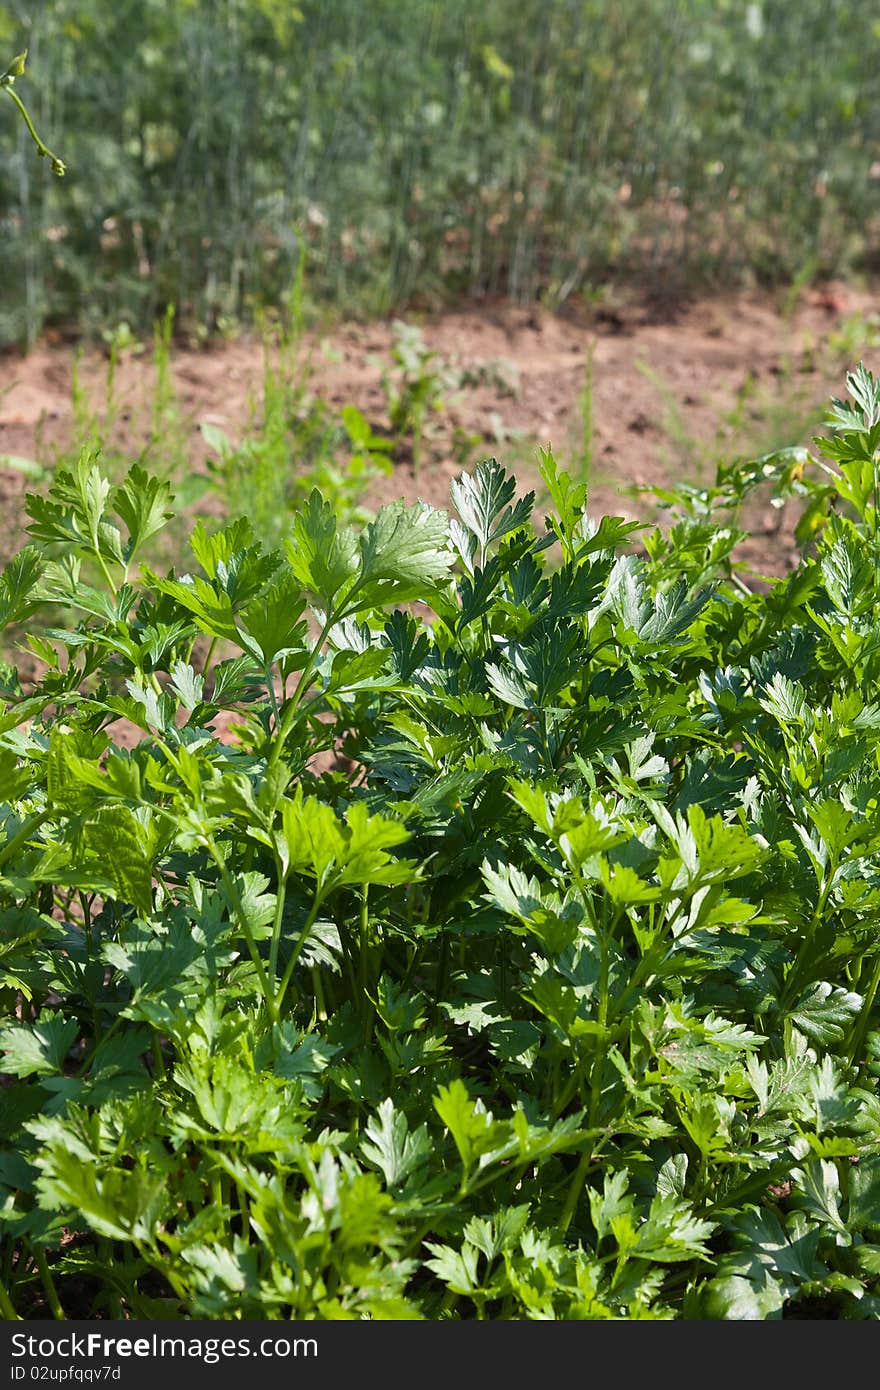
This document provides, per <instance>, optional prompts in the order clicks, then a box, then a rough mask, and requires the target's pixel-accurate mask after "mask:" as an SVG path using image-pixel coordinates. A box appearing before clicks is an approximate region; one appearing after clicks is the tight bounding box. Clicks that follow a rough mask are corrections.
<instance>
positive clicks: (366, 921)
mask: <svg viewBox="0 0 880 1390" xmlns="http://www.w3.org/2000/svg"><path fill="white" fill-rule="evenodd" d="M369 893H370V885H369V884H368V883H365V884H363V886H362V888H361V912H360V931H359V946H360V958H359V960H358V985H359V986H360V991H361V1017H362V1020H363V1028H364V1041H365V1042H369V1038H370V1030H371V1027H372V1022H373V1017H372V1015H373V1008H372V1005H371V1004H370V994H369V990H370V971H369V958H370V908H369Z"/></svg>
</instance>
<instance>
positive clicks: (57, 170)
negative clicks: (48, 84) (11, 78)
mask: <svg viewBox="0 0 880 1390" xmlns="http://www.w3.org/2000/svg"><path fill="white" fill-rule="evenodd" d="M3 90H4V91H5V92H6V94H7V95H8V96H10V97H11V98H12V100H13V101H14V102H15V104H16V106H17V107H18V109H19V111H20V112H21V116H22V119H23V121H24V123H25V125H26V126H27V128H28V132H29V134H30V137H31V139H32V140H33V142H34V144H35V145H36V147H37V154H38V155H40V156H41V157H45V158H47V159H48V160H49V161H50V162H51V165H52V173H53V174H58V175H59V176H60V175H62V174H63V173H64V172H65V164H64V160H63V159H59V157H58V155H57V154H53V152H52V151H51V150H50V149H49V146H48V145H46V144H44V142H43V141H42V140H41V139H40V137H39V135H38V134H37V132H36V130H35V129H34V123H33V121H32V120H31V117H30V112H29V111H28V109H27V107H26V106H25V104H24V102H23V101H22V99H21V97H20V96H19V95H18V93H17V92H14V91H13V90H12V87H11V86H9V84H8V83H6V82H4V83H3Z"/></svg>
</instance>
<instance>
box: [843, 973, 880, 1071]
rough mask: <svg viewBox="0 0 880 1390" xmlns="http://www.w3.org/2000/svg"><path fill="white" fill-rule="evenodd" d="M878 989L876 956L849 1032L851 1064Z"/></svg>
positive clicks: (857, 1051)
mask: <svg viewBox="0 0 880 1390" xmlns="http://www.w3.org/2000/svg"><path fill="white" fill-rule="evenodd" d="M878 988H880V955H878V956H877V959H876V960H875V962H874V969H873V972H872V974H871V979H870V982H869V984H868V988H867V990H866V991H865V994H864V996H863V998H862V1007H861V1008H860V1009H859V1012H858V1015H857V1016H856V1018H855V1020H854V1022H853V1026H852V1030H851V1032H850V1038H849V1046H848V1048H847V1056H848V1057H849V1060H850V1062H851V1063H855V1060H856V1057H857V1055H858V1053H859V1052H860V1051H861V1049H862V1047H863V1046H864V1042H865V1038H866V1037H867V1034H868V1027H869V1025H870V1021H871V1010H872V1009H873V1007H874V1000H875V999H876V997H877V990H878Z"/></svg>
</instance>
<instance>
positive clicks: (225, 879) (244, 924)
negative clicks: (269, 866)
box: [207, 835, 278, 1023]
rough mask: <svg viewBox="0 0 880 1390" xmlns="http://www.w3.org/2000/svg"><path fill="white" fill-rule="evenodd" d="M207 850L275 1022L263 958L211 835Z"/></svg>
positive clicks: (227, 870)
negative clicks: (218, 872) (215, 867)
mask: <svg viewBox="0 0 880 1390" xmlns="http://www.w3.org/2000/svg"><path fill="white" fill-rule="evenodd" d="M207 850H208V853H209V854H210V856H211V858H212V859H213V861H214V863H215V864H216V865H217V868H218V870H219V871H220V878H221V880H222V883H223V886H224V888H225V889H226V892H227V895H228V897H229V901H230V904H231V906H232V909H233V911H234V912H235V915H236V918H237V919H238V925H239V927H240V928H241V932H242V935H243V936H244V939H245V942H246V943H247V948H248V953H249V955H250V958H251V960H252V961H253V963H254V969H255V970H256V972H257V979H258V980H259V982H260V989H261V991H262V994H263V999H264V1000H265V1003H266V1009H267V1010H268V1013H269V1017H270V1019H271V1020H272V1022H273V1023H277V1022H278V1012H277V1008H276V1005H275V1000H274V999H273V997H272V989H271V987H270V985H269V981H268V979H267V976H266V968H265V966H264V965H263V959H262V957H261V955H260V952H259V950H258V949H257V943H256V941H254V937H253V933H252V931H251V929H250V924H249V923H248V920H247V918H246V917H245V914H244V908H243V907H242V904H241V898H240V897H239V895H238V889H237V888H236V886H235V883H234V881H233V878H232V875H231V874H230V872H229V869H228V868H227V866H226V861H225V859H224V858H223V856H222V854H221V853H220V851H219V849H218V848H217V845H216V843H215V841H214V837H213V835H208V836H207Z"/></svg>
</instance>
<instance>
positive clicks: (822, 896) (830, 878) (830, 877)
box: [783, 858, 837, 1003]
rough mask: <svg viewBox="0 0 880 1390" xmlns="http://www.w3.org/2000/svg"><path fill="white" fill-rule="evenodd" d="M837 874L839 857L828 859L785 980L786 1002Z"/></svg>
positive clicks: (788, 999)
mask: <svg viewBox="0 0 880 1390" xmlns="http://www.w3.org/2000/svg"><path fill="white" fill-rule="evenodd" d="M836 876H837V859H836V858H835V859H829V861H828V868H827V871H826V874H825V880H824V882H823V884H822V888H821V891H820V893H819V900H818V902H817V903H816V906H815V909H814V911H813V915H812V917H811V918H810V920H809V922H808V923H807V927H806V930H805V931H804V935H803V940H802V941H801V944H800V946H799V948H798V952H797V955H796V956H795V958H794V962H793V964H792V967H791V970H790V971H789V972H788V978H787V980H786V981H785V990H784V992H783V999H784V1000H785V1002H786V1003H787V1002H788V1001H790V999H791V997H792V993H793V986H794V983H795V982H796V981H797V980H798V978H799V975H800V971H801V968H802V966H803V963H804V959H805V957H806V955H807V951H808V950H809V947H810V946H811V944H812V941H813V937H814V936H815V934H816V929H817V927H818V926H819V923H820V922H821V920H822V918H823V916H824V914H825V908H826V907H827V905H828V899H829V898H830V897H831V892H832V889H833V888H834V880H835V878H836Z"/></svg>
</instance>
